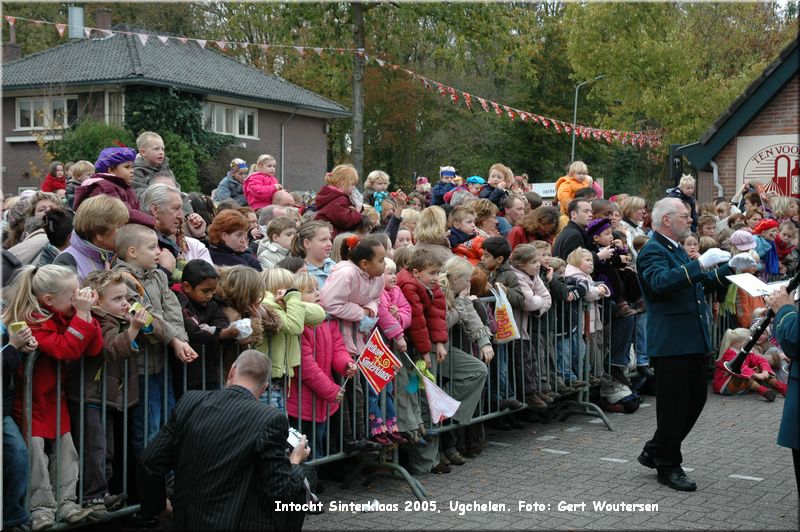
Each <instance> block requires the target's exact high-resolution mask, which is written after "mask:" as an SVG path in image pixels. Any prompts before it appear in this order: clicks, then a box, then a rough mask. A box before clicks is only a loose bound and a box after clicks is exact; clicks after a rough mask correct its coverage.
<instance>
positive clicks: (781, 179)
mask: <svg viewBox="0 0 800 532" xmlns="http://www.w3.org/2000/svg"><path fill="white" fill-rule="evenodd" d="M798 44H800V39H795V40H794V41H792V42H791V43H790V44H789V45H788V46H787V47H786V48H784V50H783V51H782V52H781V53H780V55H779V56H778V58H777V59H776V60H775V61H773V62H772V63H771V64H770V65H769V66H768V67H767V68H766V69H765V70H764V72H763V73H762V74H761V75H760V76H759V77H758V78H757V79H756V80H755V81H754V82H753V83H751V84H750V86H749V87H747V89H746V90H745V91H744V93H742V95H741V96H739V97H738V98H737V99H736V100H735V101H734V102H733V103H732V104H731V106H730V107H729V108H728V109H727V110H726V111H725V112H724V113H722V114H721V115H720V116H719V117H718V118H717V119H716V120H715V121H714V124H713V125H712V126H711V128H710V129H709V130H708V131H707V132H706V133H705V134H704V135H703V137H702V138H701V139H700V140H699V141H698V142H695V143H693V144H689V145H687V146H683V147H682V148H681V149H680V153H682V154H683V155H684V156H685V157H686V158H687V159H688V160H689V162H690V163H691V165H692V166H693V167H694V168H695V169H696V170H697V173H698V178H699V179H698V190H697V194H698V199H700V200H701V201H709V200H711V199H713V198H715V197H718V196H725V197H727V198H730V197H731V196H733V194H734V193H735V192H736V191H737V190H738V188H739V187H740V186H741V185H742V182H743V181H744V179H750V180H755V179H757V180H760V181H761V182H762V183H764V184H765V185H766V186H767V187H768V188H772V189H775V190H778V191H780V193H781V194H782V195H792V196H794V197H800V141H799V138H800V46H798ZM716 183H718V186H717V185H716Z"/></svg>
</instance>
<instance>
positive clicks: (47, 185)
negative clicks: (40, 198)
mask: <svg viewBox="0 0 800 532" xmlns="http://www.w3.org/2000/svg"><path fill="white" fill-rule="evenodd" d="M49 170H50V171H49V172H47V176H46V177H45V178H44V182H43V183H42V192H55V193H56V194H58V196H59V197H60V198H63V197H64V194H65V193H66V192H67V175H66V173H65V172H64V163H62V162H61V161H53V162H52V163H50V169H49Z"/></svg>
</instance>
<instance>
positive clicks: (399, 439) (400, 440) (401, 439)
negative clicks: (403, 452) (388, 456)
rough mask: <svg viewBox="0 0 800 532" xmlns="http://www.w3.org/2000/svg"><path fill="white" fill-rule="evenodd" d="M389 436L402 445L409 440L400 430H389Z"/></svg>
mask: <svg viewBox="0 0 800 532" xmlns="http://www.w3.org/2000/svg"><path fill="white" fill-rule="evenodd" d="M387 436H389V439H390V440H392V441H393V442H394V443H399V444H400V445H402V444H404V443H408V440H406V439H405V438H404V437H403V435H402V434H400V433H399V432H389V433H388V434H387Z"/></svg>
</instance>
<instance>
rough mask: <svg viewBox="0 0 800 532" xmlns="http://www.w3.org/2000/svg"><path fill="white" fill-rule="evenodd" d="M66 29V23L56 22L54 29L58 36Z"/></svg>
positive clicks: (61, 35) (62, 34)
mask: <svg viewBox="0 0 800 532" xmlns="http://www.w3.org/2000/svg"><path fill="white" fill-rule="evenodd" d="M65 29H67V25H66V24H61V23H56V31H57V32H58V36H59V37H63V36H64V30H65Z"/></svg>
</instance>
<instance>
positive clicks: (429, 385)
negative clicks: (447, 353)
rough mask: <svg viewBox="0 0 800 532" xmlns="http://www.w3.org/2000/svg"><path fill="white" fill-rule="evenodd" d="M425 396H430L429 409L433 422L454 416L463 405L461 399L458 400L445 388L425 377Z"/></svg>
mask: <svg viewBox="0 0 800 532" xmlns="http://www.w3.org/2000/svg"><path fill="white" fill-rule="evenodd" d="M425 396H426V397H427V398H428V411H429V412H430V414H431V421H432V422H433V423H440V422H441V421H442V420H443V419H446V418H448V417H453V416H454V415H455V414H456V411H457V410H458V407H459V406H461V401H456V400H455V399H453V398H452V397H450V396H449V395H447V393H445V391H444V390H442V389H441V388H439V387H438V386H436V384H435V383H434V382H433V381H432V380H430V379H427V378H426V379H425Z"/></svg>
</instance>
